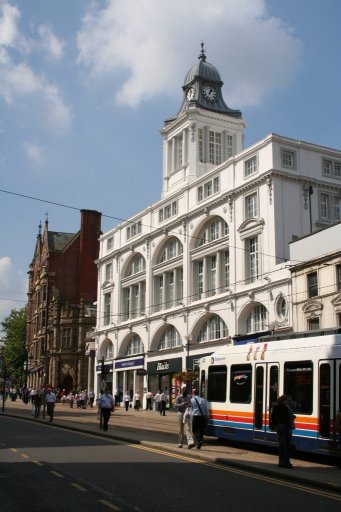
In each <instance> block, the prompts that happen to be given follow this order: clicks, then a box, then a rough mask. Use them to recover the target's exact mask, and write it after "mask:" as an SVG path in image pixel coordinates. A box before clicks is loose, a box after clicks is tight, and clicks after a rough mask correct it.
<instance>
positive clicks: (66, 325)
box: [27, 210, 101, 391]
mask: <svg viewBox="0 0 341 512" xmlns="http://www.w3.org/2000/svg"><path fill="white" fill-rule="evenodd" d="M100 234H101V213H99V212H97V211H91V210H81V227H80V230H79V231H78V233H63V232H57V231H49V229H48V222H47V221H46V222H45V228H44V232H43V234H41V227H40V229H39V234H38V236H37V242H36V247H35V252H34V257H33V260H32V263H31V264H30V267H29V272H28V274H29V288H28V325H27V350H28V384H27V385H28V386H29V387H38V386H43V385H46V384H50V385H52V386H53V387H55V388H61V389H66V390H67V391H70V390H78V389H86V388H87V387H88V372H89V357H88V356H87V355H86V354H85V347H86V333H87V332H88V331H90V330H91V329H92V327H93V326H95V324H96V313H95V310H94V306H93V303H94V302H95V301H96V297H97V266H96V264H95V260H96V259H97V258H98V256H99V236H100Z"/></svg>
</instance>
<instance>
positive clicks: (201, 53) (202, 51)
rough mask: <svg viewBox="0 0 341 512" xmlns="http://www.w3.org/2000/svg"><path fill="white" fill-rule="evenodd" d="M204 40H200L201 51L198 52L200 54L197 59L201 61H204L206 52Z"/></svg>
mask: <svg viewBox="0 0 341 512" xmlns="http://www.w3.org/2000/svg"><path fill="white" fill-rule="evenodd" d="M204 46H205V45H204V42H203V41H202V43H201V52H200V55H199V57H198V59H199V60H201V62H206V54H205V47H204Z"/></svg>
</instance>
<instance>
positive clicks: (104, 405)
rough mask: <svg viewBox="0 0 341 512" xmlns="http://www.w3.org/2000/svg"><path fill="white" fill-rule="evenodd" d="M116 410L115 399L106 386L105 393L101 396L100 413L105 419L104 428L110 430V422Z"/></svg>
mask: <svg viewBox="0 0 341 512" xmlns="http://www.w3.org/2000/svg"><path fill="white" fill-rule="evenodd" d="M113 411H114V399H113V397H112V395H111V394H110V393H109V389H108V388H105V391H104V393H102V394H101V396H100V398H99V413H100V414H101V416H102V419H103V430H104V431H105V432H106V431H107V430H108V423H109V420H110V416H111V413H112V412H113Z"/></svg>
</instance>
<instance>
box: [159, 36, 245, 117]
mask: <svg viewBox="0 0 341 512" xmlns="http://www.w3.org/2000/svg"><path fill="white" fill-rule="evenodd" d="M198 59H199V62H197V63H196V64H195V65H194V66H192V67H191V69H190V70H189V71H188V73H187V74H186V77H185V80H184V85H183V86H182V89H183V91H184V96H183V101H182V105H181V107H180V109H179V111H178V113H177V114H176V116H175V117H177V116H178V115H179V114H181V113H182V112H184V111H186V110H188V108H190V107H191V106H197V107H200V108H204V109H206V110H211V111H213V112H219V113H220V114H227V115H228V116H231V117H234V118H238V119H241V117H242V113H241V111H240V110H232V109H231V108H229V107H228V106H227V105H226V103H225V101H224V98H223V95H222V86H223V82H222V80H221V77H220V73H219V71H218V70H217V68H216V67H215V66H213V64H210V63H209V62H207V60H206V53H205V49H204V43H201V52H200V55H199V57H198ZM173 119H174V118H172V119H168V120H167V121H166V123H167V122H169V121H172V120H173Z"/></svg>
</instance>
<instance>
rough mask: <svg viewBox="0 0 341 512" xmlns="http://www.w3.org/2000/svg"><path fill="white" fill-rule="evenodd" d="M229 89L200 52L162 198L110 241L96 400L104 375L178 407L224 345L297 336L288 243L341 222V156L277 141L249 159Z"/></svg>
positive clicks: (172, 134) (167, 135)
mask: <svg viewBox="0 0 341 512" xmlns="http://www.w3.org/2000/svg"><path fill="white" fill-rule="evenodd" d="M222 84H223V83H222V81H221V78H220V75H219V72H218V71H217V69H216V68H215V67H214V66H213V65H211V64H209V63H208V62H207V61H206V55H205V52H204V49H203V48H202V51H201V53H200V56H199V60H198V62H197V64H195V65H194V66H193V67H192V68H191V69H190V71H189V72H188V73H187V75H186V77H185V81H184V85H183V87H182V89H183V100H182V104H181V107H180V109H179V112H178V113H177V114H176V115H175V116H174V117H173V118H171V119H168V120H166V121H165V123H164V128H163V130H162V132H161V133H162V137H163V193H162V197H161V199H160V200H159V201H158V202H157V203H155V204H152V205H149V206H146V209H145V210H143V211H141V212H138V213H137V214H136V215H134V216H133V217H132V218H130V219H129V220H128V221H126V222H123V223H122V224H120V225H119V226H116V227H115V228H113V229H112V230H110V231H109V232H107V233H105V234H104V235H103V236H102V237H101V243H100V257H99V260H98V268H99V283H98V304H97V315H98V316H97V327H96V339H97V353H96V359H97V365H96V372H97V377H98V378H97V389H98V388H99V386H100V381H101V369H102V366H103V367H104V369H105V370H106V371H107V372H108V373H107V374H106V380H107V382H108V383H110V384H111V383H112V386H113V388H114V389H115V388H116V387H121V388H122V390H123V391H125V390H127V389H128V390H130V391H131V393H133V392H135V391H136V390H139V391H140V393H141V394H143V393H144V391H146V389H147V387H148V388H150V390H151V391H153V392H155V391H156V390H157V389H158V388H162V389H167V390H168V391H169V392H170V394H172V395H173V396H174V393H175V388H176V387H177V386H178V385H179V381H178V379H177V378H175V377H179V376H178V375H175V374H177V373H178V372H181V371H184V370H186V369H192V368H193V365H194V364H195V360H196V359H198V358H199V357H201V356H203V355H206V354H211V353H213V352H214V351H215V350H216V349H217V347H219V346H220V345H222V344H225V343H231V342H235V343H237V342H242V341H243V340H245V339H249V338H257V337H258V336H260V335H262V334H264V333H265V332H266V331H269V330H274V329H276V330H279V329H282V330H291V329H292V318H291V313H290V311H291V304H290V300H291V285H290V271H289V269H288V264H287V260H289V242H290V241H291V240H293V239H295V238H296V237H302V236H303V235H306V234H308V233H310V232H311V231H312V230H313V229H316V227H317V226H318V225H320V224H321V223H323V222H330V220H333V219H334V218H335V219H338V220H340V202H341V199H340V185H341V152H340V151H336V150H333V149H329V148H325V147H321V146H317V145H314V144H309V143H306V142H302V141H299V140H293V139H289V138H285V137H281V136H279V135H275V134H271V135H268V136H267V137H265V138H264V139H263V140H261V141H259V142H258V143H256V144H254V145H253V146H251V147H248V148H245V149H244V148H243V131H244V129H245V123H244V121H243V119H242V115H241V112H240V111H238V110H231V109H230V108H228V107H227V106H226V104H225V102H224V100H223V97H222ZM102 358H103V360H104V365H101V364H100V363H99V361H101V360H102ZM95 386H96V383H95Z"/></svg>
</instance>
